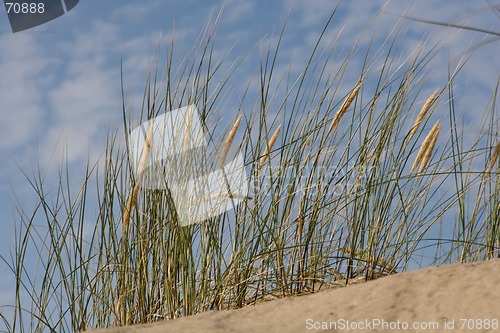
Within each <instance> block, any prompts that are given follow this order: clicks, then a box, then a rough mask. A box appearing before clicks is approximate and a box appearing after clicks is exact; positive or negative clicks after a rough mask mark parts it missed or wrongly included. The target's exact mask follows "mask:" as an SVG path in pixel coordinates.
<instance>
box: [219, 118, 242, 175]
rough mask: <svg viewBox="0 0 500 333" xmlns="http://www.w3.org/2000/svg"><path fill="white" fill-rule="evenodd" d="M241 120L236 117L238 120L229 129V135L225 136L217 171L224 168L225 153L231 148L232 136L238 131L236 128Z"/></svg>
mask: <svg viewBox="0 0 500 333" xmlns="http://www.w3.org/2000/svg"><path fill="white" fill-rule="evenodd" d="M242 118H243V116H242V115H240V116H239V117H238V119H236V121H235V122H234V125H233V127H232V128H231V131H229V134H228V135H227V138H226V143H225V144H224V150H222V155H221V158H220V164H219V169H222V168H223V167H224V163H225V162H226V157H227V153H228V152H229V148H230V147H231V144H232V143H233V140H234V136H235V135H236V131H237V130H238V126H240V122H241V119H242Z"/></svg>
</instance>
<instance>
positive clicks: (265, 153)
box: [257, 124, 281, 171]
mask: <svg viewBox="0 0 500 333" xmlns="http://www.w3.org/2000/svg"><path fill="white" fill-rule="evenodd" d="M280 130H281V124H280V125H279V126H278V128H277V129H276V131H274V134H273V136H272V137H271V140H269V142H268V144H267V146H266V150H265V151H264V155H262V157H261V158H260V161H259V167H258V169H257V171H260V170H261V169H262V167H263V166H264V163H266V159H267V157H268V156H269V153H270V152H271V149H272V148H273V146H274V143H275V142H276V139H277V138H278V134H279V133H280Z"/></svg>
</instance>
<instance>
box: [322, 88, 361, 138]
mask: <svg viewBox="0 0 500 333" xmlns="http://www.w3.org/2000/svg"><path fill="white" fill-rule="evenodd" d="M362 85H363V82H359V83H358V84H357V85H356V86H355V87H354V89H353V90H352V91H351V93H350V94H349V96H347V98H346V99H345V101H344V103H342V106H341V107H340V109H339V110H338V111H337V113H336V114H335V116H334V117H333V120H332V122H331V123H330V128H329V129H328V133H330V132H331V131H332V129H333V128H334V127H335V126H337V124H338V123H339V122H340V119H342V116H343V115H344V114H345V112H346V111H347V109H348V108H349V106H350V105H351V103H352V101H353V100H354V99H355V98H356V96H357V95H358V92H359V90H360V89H361V86H362Z"/></svg>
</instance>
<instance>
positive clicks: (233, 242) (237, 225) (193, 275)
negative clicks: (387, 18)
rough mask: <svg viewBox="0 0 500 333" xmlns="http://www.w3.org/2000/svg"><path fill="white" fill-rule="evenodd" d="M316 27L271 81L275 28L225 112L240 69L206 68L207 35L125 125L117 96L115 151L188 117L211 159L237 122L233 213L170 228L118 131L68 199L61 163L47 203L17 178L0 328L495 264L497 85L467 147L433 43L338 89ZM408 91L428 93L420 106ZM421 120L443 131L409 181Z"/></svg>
mask: <svg viewBox="0 0 500 333" xmlns="http://www.w3.org/2000/svg"><path fill="white" fill-rule="evenodd" d="M332 18H333V15H332V17H331V18H330V20H329V21H328V22H327V24H326V26H325V30H324V31H323V33H322V34H321V35H320V36H319V37H318V41H317V44H316V45H315V47H314V48H313V49H312V50H311V53H310V56H309V60H308V62H307V64H306V66H305V67H304V68H303V70H302V72H301V73H300V75H298V76H293V72H292V70H291V69H289V70H285V71H284V72H283V71H282V70H281V71H280V70H279V68H281V69H282V68H283V67H282V66H278V59H279V56H280V45H281V41H282V38H283V36H284V34H286V32H285V29H284V30H283V31H282V32H281V34H280V35H279V38H277V41H276V42H275V43H274V44H273V43H270V44H269V45H268V46H267V47H266V46H265V44H264V43H262V45H260V47H261V50H262V51H261V57H260V62H259V67H258V70H257V71H256V75H255V76H254V77H253V78H251V79H250V80H249V82H248V85H247V90H246V91H245V93H244V94H243V95H242V96H239V104H238V105H236V106H234V105H233V106H232V105H231V104H230V103H229V100H230V99H229V97H228V96H229V95H230V94H231V92H232V88H231V87H230V85H231V83H232V82H235V77H234V75H237V74H235V73H237V71H238V68H239V66H240V65H241V62H243V61H246V59H245V58H244V57H243V58H242V60H240V62H239V63H234V64H230V65H229V66H228V65H227V64H225V63H224V59H215V57H214V50H215V48H216V47H215V37H216V29H215V27H216V26H217V24H216V23H215V24H213V25H209V26H208V27H207V28H206V30H204V31H203V33H202V34H201V35H200V39H199V40H198V41H197V43H196V45H195V47H194V48H193V49H192V50H190V52H188V53H187V54H185V55H184V56H183V57H181V58H177V57H176V54H178V53H177V52H175V50H176V48H177V46H176V45H175V44H174V42H172V44H170V45H169V46H168V52H167V55H166V59H165V63H164V64H161V63H160V61H161V59H159V58H158V57H157V58H156V62H154V63H153V64H152V65H151V69H150V71H149V73H148V76H147V81H146V84H145V91H144V98H143V101H142V110H141V112H140V113H137V112H135V110H130V109H128V108H127V107H126V105H127V104H128V103H127V101H126V99H127V98H126V96H125V94H123V120H124V123H123V127H124V133H125V136H126V135H127V133H129V131H130V129H131V128H134V127H135V126H137V125H138V124H140V123H142V122H144V121H145V120H147V119H151V118H153V117H155V116H156V115H158V114H161V113H163V112H168V111H169V110H172V109H176V108H178V107H182V106H185V105H188V104H196V105H197V106H198V109H199V110H200V116H201V118H202V120H203V122H204V123H205V125H206V128H205V130H206V131H207V133H206V134H207V136H208V137H209V138H210V140H211V144H215V142H218V141H224V138H226V137H228V133H229V131H230V129H231V128H232V125H233V122H234V121H235V120H236V119H237V117H238V116H242V119H243V120H242V122H241V124H240V125H239V126H238V131H237V132H236V133H232V134H231V135H234V139H232V147H231V148H232V149H239V150H241V151H242V152H243V154H244V156H245V161H246V169H247V172H248V174H250V177H249V186H250V188H251V189H252V190H251V193H250V195H249V198H248V199H247V200H245V202H244V203H243V204H241V205H240V206H239V207H237V208H236V209H235V210H234V211H229V212H227V213H225V214H223V215H221V216H218V217H216V218H211V219H210V220H207V221H205V222H203V223H199V224H196V225H191V226H187V227H180V226H179V224H178V223H177V215H176V211H175V207H174V205H173V202H172V197H171V195H170V193H169V191H168V190H146V189H141V188H139V186H136V184H137V183H138V182H139V181H140V179H134V177H133V173H132V169H131V163H130V161H129V159H128V153H127V147H126V145H124V144H123V142H125V141H124V140H123V139H122V138H123V136H121V135H119V133H118V132H117V133H115V134H111V135H110V136H109V138H108V141H107V142H106V149H105V151H104V152H103V154H102V157H101V158H100V159H99V161H97V162H96V163H95V164H94V163H91V162H90V161H89V163H88V165H87V167H86V171H85V175H84V176H85V178H84V179H85V181H84V182H83V184H82V185H81V187H80V188H78V189H77V188H72V187H71V186H70V185H69V184H70V180H71V178H72V174H71V172H70V170H69V166H68V164H63V165H62V167H61V168H60V173H59V182H58V184H57V186H56V188H52V187H50V186H48V185H47V184H46V183H45V175H44V174H43V172H42V171H41V169H40V168H38V169H34V171H33V173H32V174H28V173H26V178H27V180H28V182H29V183H30V185H31V187H32V189H33V191H34V192H35V193H36V195H37V197H38V199H37V202H36V203H35V206H34V208H33V210H26V209H25V208H23V207H19V209H18V210H17V213H18V214H17V218H16V221H15V223H16V228H17V229H16V231H17V234H16V235H15V242H16V243H15V248H14V250H13V255H12V259H11V260H9V259H7V258H2V259H4V261H5V262H6V264H7V265H8V268H9V269H10V270H11V271H12V273H13V274H14V275H15V277H16V286H15V288H16V303H15V304H14V306H13V307H12V308H10V307H9V308H6V307H4V308H3V309H2V316H3V318H6V315H5V314H4V313H5V311H7V310H10V309H12V310H13V311H12V312H13V318H14V319H13V321H11V322H8V323H7V322H6V323H5V324H6V327H7V329H8V330H9V331H16V332H17V331H23V332H24V331H30V332H39V331H54V332H73V331H80V330H88V329H95V328H105V327H111V326H114V325H129V324H138V323H148V322H154V321H158V320H166V319H174V318H178V317H181V316H188V315H192V314H195V313H198V312H203V311H208V310H221V309H230V308H238V307H242V306H245V305H248V304H254V303H256V302H259V301H262V300H266V299H272V298H276V297H282V296H287V295H293V294H299V293H308V292H314V291H317V290H319V289H321V288H325V287H329V286H338V285H346V284H349V283H350V282H352V281H355V280H359V279H363V280H369V279H373V278H378V277H380V276H384V275H388V274H394V273H399V272H403V271H405V270H407V269H410V268H415V267H418V266H419V265H430V264H441V263H451V262H469V261H477V260H485V259H490V258H493V257H498V256H499V254H500V233H499V228H500V212H499V209H500V208H499V207H500V206H499V202H500V200H499V199H500V198H499V196H500V195H499V193H500V177H499V163H500V162H499V159H498V150H499V149H498V144H499V143H498V142H499V136H498V134H499V131H500V126H499V118H498V115H499V112H498V110H497V105H496V97H497V96H496V94H497V91H498V85H497V86H496V87H495V91H494V95H493V96H492V103H491V106H490V108H489V109H488V110H485V113H484V114H485V117H484V123H482V124H481V125H482V131H481V132H480V133H481V134H480V135H478V136H477V137H476V138H474V139H473V141H472V144H470V143H469V140H465V139H466V136H467V138H469V137H470V135H469V134H467V133H466V130H465V129H464V127H463V125H462V124H461V123H460V119H459V118H458V117H457V115H456V111H455V107H454V103H455V100H456V97H455V96H453V91H454V81H453V80H454V78H455V75H456V74H457V73H458V71H459V69H458V70H457V71H455V72H452V71H450V79H449V81H448V82H442V86H440V87H435V86H432V87H430V86H429V85H428V83H427V80H428V76H427V71H426V70H427V67H428V66H429V61H430V60H431V59H432V57H433V56H434V55H435V54H436V52H438V49H437V46H436V47H435V48H430V51H429V52H427V53H422V52H421V53H415V54H413V55H412V56H411V57H409V58H408V59H407V60H406V61H405V62H404V63H403V64H401V63H398V62H397V61H396V59H398V57H397V55H398V52H399V51H398V48H397V45H398V40H399V38H400V37H399V36H398V35H397V34H396V35H395V36H393V39H392V40H391V39H388V40H387V41H386V44H384V45H383V47H381V48H380V50H376V52H372V51H371V50H370V49H368V51H367V53H366V58H365V61H364V63H362V64H361V65H360V66H359V68H357V77H358V78H357V79H356V80H353V81H347V80H346V78H347V77H348V75H347V71H348V70H349V71H350V73H349V77H352V70H353V65H351V59H352V58H353V56H354V54H355V53H356V52H358V51H357V48H358V45H357V42H356V43H354V45H353V48H352V50H351V51H350V52H349V53H348V54H347V55H344V58H343V59H342V61H341V62H338V61H333V57H335V56H336V55H337V53H336V45H335V42H333V43H329V42H328V41H326V40H325V35H326V32H327V31H328V28H329V24H330V21H331V19H332ZM370 47H371V46H370ZM380 63H381V64H382V66H379V65H380ZM236 81H237V80H236ZM424 88H425V89H426V90H429V89H430V90H431V91H432V90H435V89H437V91H436V93H435V94H434V95H433V96H428V95H426V94H424V93H422V91H423V90H424ZM122 91H124V88H123V83H122ZM430 97H431V98H430ZM426 101H427V103H425V102H426ZM231 107H232V108H233V109H232V110H233V111H234V112H233V111H232V112H231V113H230V116H229V117H226V118H224V119H222V113H221V110H223V109H224V108H231ZM422 108H423V110H422ZM436 110H439V114H437V112H436ZM419 115H420V116H419ZM436 120H439V122H440V124H441V130H440V131H439V133H438V134H436V133H435V132H433V133H434V134H432V133H431V134H432V135H434V136H435V137H436V138H435V139H433V141H434V142H433V144H432V148H431V149H429V148H425V147H424V148H422V149H423V151H424V153H426V154H427V158H428V159H427V160H426V161H425V162H423V161H420V163H419V164H418V169H415V170H412V166H413V164H414V162H415V159H416V158H417V154H418V152H419V150H421V147H422V144H423V142H424V141H425V139H426V137H427V136H428V135H429V133H430V131H431V128H432V127H433V126H434V125H435V123H436ZM166 172H168V170H167V171H166ZM134 188H136V189H137V190H136V193H135V194H134ZM129 202H130V204H128V203H129ZM128 207H129V208H130V209H129V208H128ZM31 258H36V267H33V265H31V264H30V261H31V260H30V259H31Z"/></svg>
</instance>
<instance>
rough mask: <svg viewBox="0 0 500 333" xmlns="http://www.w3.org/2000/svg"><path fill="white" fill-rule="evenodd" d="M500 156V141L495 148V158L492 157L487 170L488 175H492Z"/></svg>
mask: <svg viewBox="0 0 500 333" xmlns="http://www.w3.org/2000/svg"><path fill="white" fill-rule="evenodd" d="M499 156H500V141H498V143H497V146H496V147H495V151H494V152H493V156H491V161H490V163H489V164H488V167H487V168H486V173H490V172H491V170H493V167H494V166H495V164H496V162H497V159H498V157H499Z"/></svg>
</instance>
